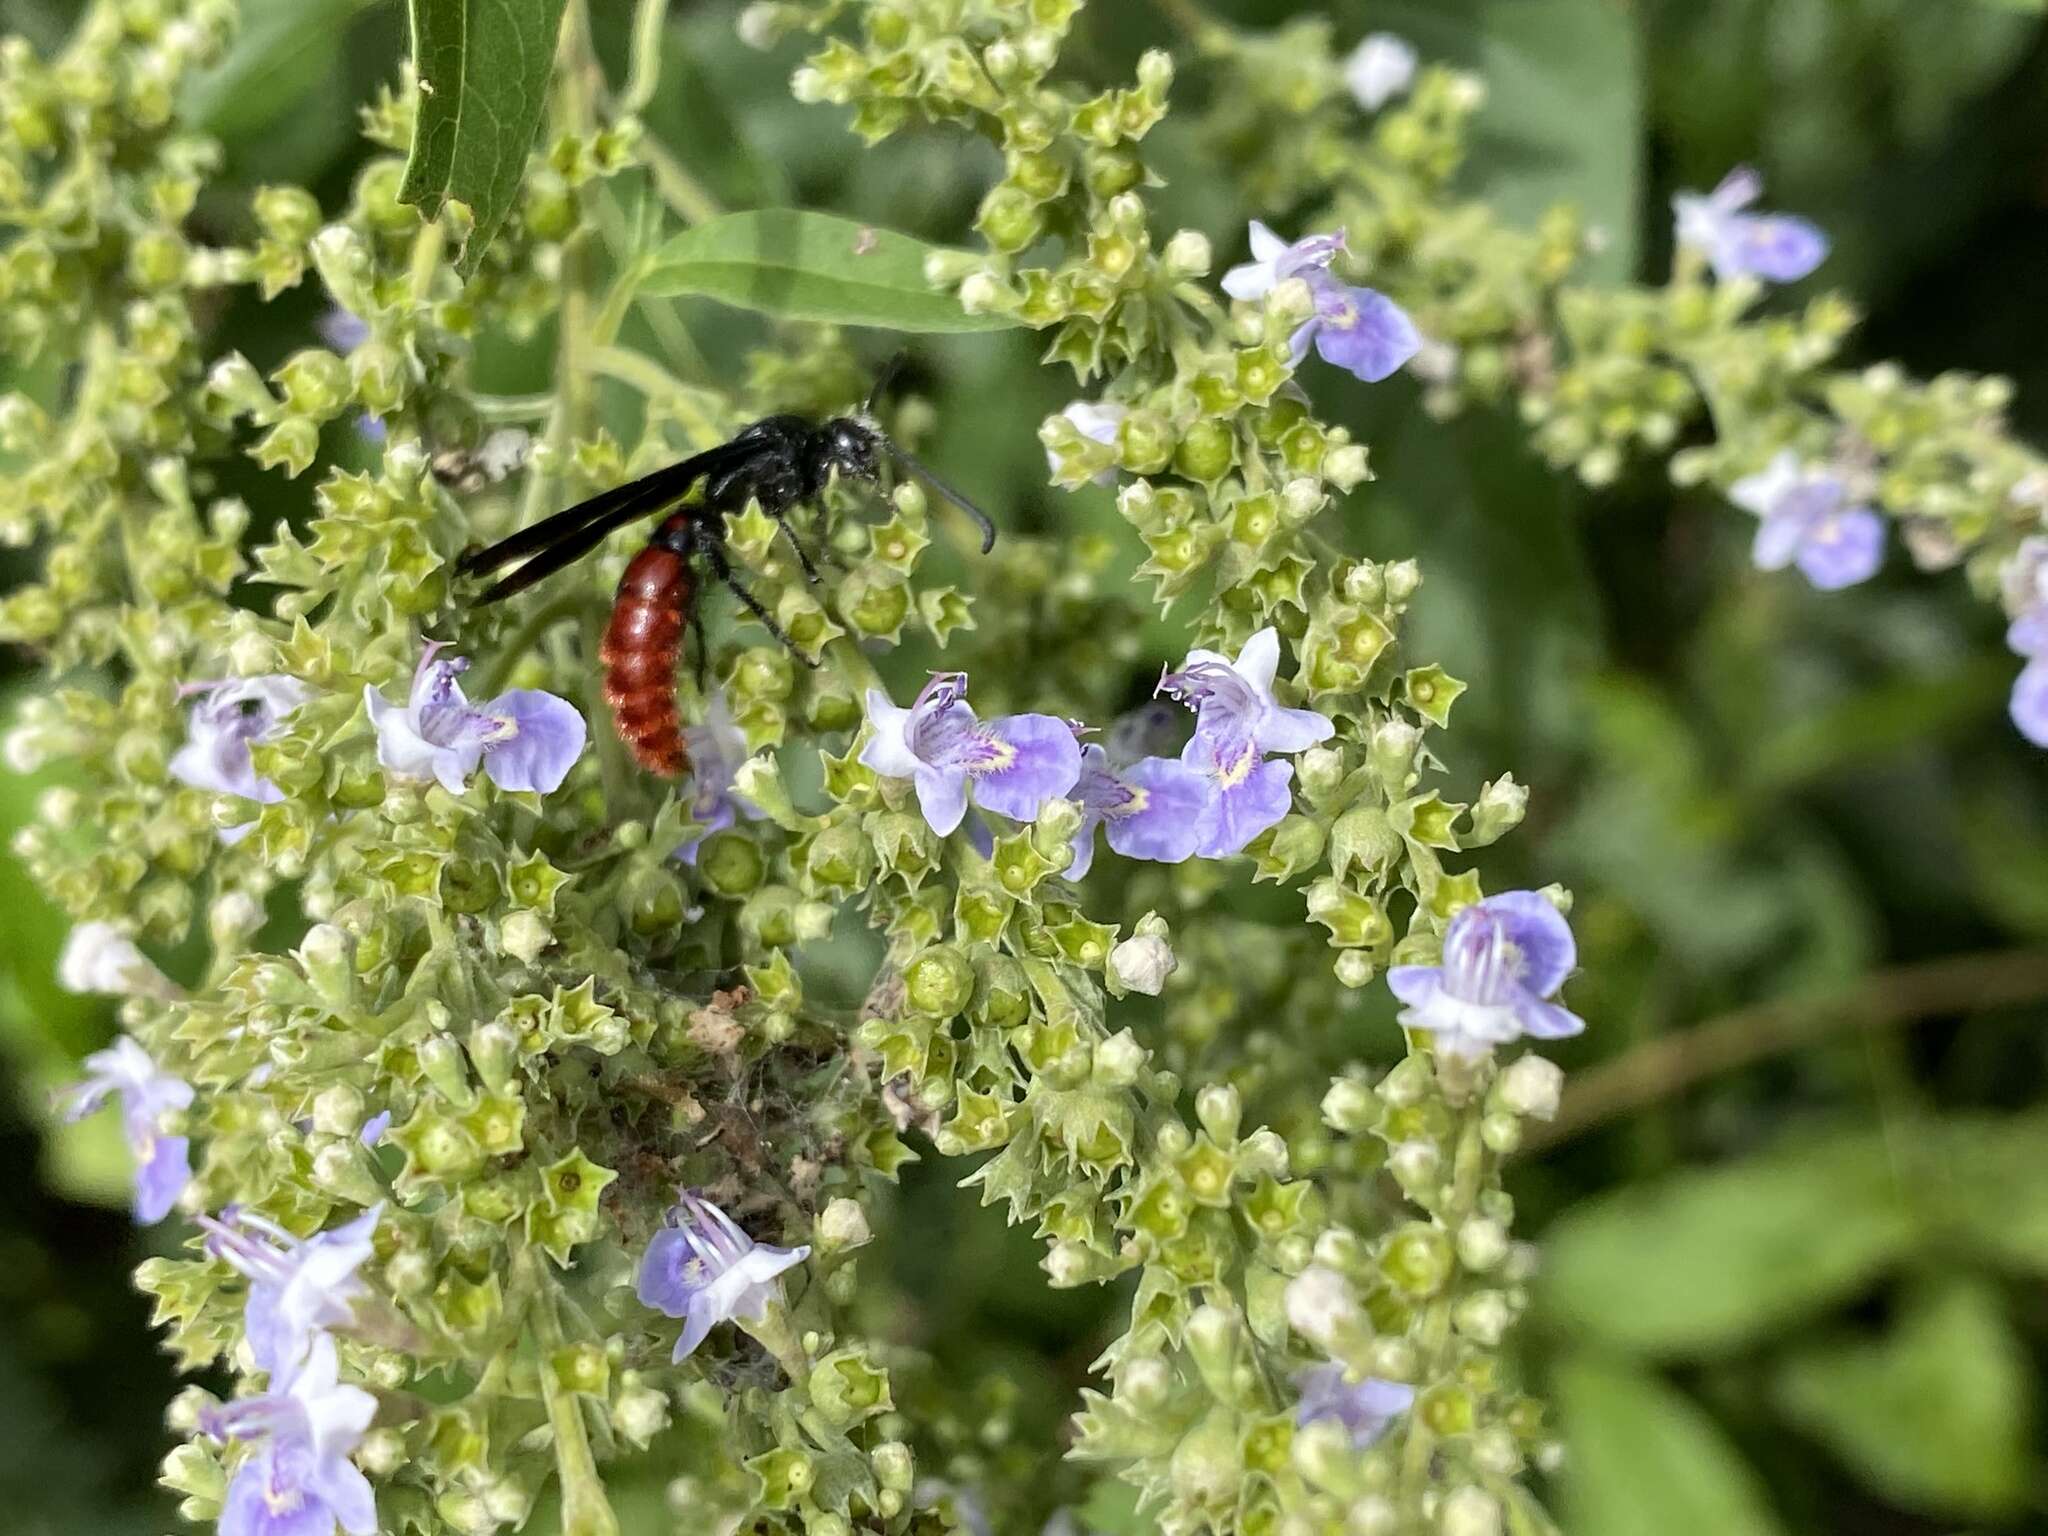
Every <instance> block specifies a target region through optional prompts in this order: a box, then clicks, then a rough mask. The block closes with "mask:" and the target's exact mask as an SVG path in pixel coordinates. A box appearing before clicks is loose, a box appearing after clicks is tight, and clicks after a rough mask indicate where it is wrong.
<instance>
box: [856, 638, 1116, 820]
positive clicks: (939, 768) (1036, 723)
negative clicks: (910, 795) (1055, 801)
mask: <svg viewBox="0 0 2048 1536" xmlns="http://www.w3.org/2000/svg"><path fill="white" fill-rule="evenodd" d="M966 691H967V674H966V673H965V672H934V673H933V674H932V679H931V681H930V682H928V683H926V684H925V685H924V687H923V688H922V689H921V690H919V692H918V695H917V698H916V700H915V701H913V702H912V704H911V706H910V708H908V709H898V708H897V707H896V705H894V704H893V703H891V702H890V700H889V696H888V695H887V694H885V693H883V692H882V691H881V690H880V689H878V688H870V689H869V690H868V724H869V726H870V727H871V729H872V734H871V735H870V736H869V737H868V742H867V745H866V746H864V747H862V748H861V749H860V760H861V762H862V763H864V764H866V765H867V766H868V767H870V768H872V769H874V770H875V772H877V773H879V774H883V775H885V776H886V777H888V778H892V779H909V780H910V781H911V783H912V784H913V785H915V786H916V788H917V803H918V805H919V807H920V808H921V809H922V810H923V811H924V819H925V820H926V821H927V822H928V823H930V825H931V829H932V830H933V831H934V832H936V833H938V834H939V836H941V837H946V836H949V835H950V834H951V833H952V832H953V830H954V829H955V828H956V827H958V826H959V825H960V821H961V818H962V817H964V816H965V815H966V814H967V800H968V795H969V792H970V790H971V791H972V794H973V798H974V803H975V804H976V805H979V806H981V807H982V808H983V809H984V810H990V811H994V812H996V813H997V814H998V815H1001V816H1008V817H1010V818H1011V819H1012V820H1015V821H1030V820H1031V819H1032V818H1033V817H1035V816H1036V815H1037V814H1038V808H1039V807H1040V806H1042V805H1044V804H1045V802H1046V801H1048V800H1050V799H1052V798H1053V797H1054V796H1055V795H1064V794H1065V793H1066V792H1067V791H1068V790H1070V789H1072V788H1073V787H1074V781H1075V780H1076V779H1078V778H1079V777H1080V776H1081V748H1080V746H1079V745H1078V744H1077V743H1076V742H1075V740H1074V733H1073V731H1072V729H1071V728H1070V727H1069V726H1068V725H1067V722H1066V721H1064V720H1061V719H1058V718H1056V717H1055V716H1052V715H1004V716H1003V717H1001V718H1000V719H997V720H990V721H987V722H986V723H984V722H982V721H980V720H977V719H976V718H975V714H974V710H973V708H972V707H971V706H969V705H968V704H967V703H966V701H965V700H964V699H963V698H962V697H961V695H962V694H964V693H965V692H966Z"/></svg>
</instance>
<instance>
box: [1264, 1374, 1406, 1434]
mask: <svg viewBox="0 0 2048 1536" xmlns="http://www.w3.org/2000/svg"><path fill="white" fill-rule="evenodd" d="M1294 1384H1295V1386H1296V1388H1297V1389H1298V1390H1299V1391H1300V1393H1301V1398H1300V1400H1299V1401H1298V1402H1297V1403H1296V1405H1295V1409H1294V1422H1295V1423H1296V1424H1299V1425H1301V1426H1302V1427H1303V1428H1307V1427H1308V1426H1309V1425H1311V1424H1315V1423H1318V1422H1321V1421H1323V1420H1331V1421H1334V1422H1335V1423H1337V1424H1340V1425H1342V1426H1343V1428H1344V1430H1345V1432H1346V1433H1347V1434H1349V1435H1350V1437H1351V1444H1352V1446H1353V1448H1354V1449H1357V1450H1361V1451H1362V1450H1364V1449H1365V1448H1366V1447H1367V1446H1369V1445H1371V1444H1372V1443H1373V1442H1374V1441H1376V1440H1378V1439H1379V1437H1380V1436H1381V1435H1384V1434H1385V1433H1386V1432H1387V1429H1388V1426H1390V1425H1391V1424H1392V1423H1393V1422H1394V1420H1396V1419H1398V1418H1399V1417H1400V1416H1401V1415H1402V1414H1404V1413H1406V1412H1407V1411H1408V1410H1409V1409H1410V1408H1412V1407H1414V1406H1415V1389H1414V1388H1413V1387H1411V1386H1408V1385H1407V1384H1406V1383H1404V1382H1398V1381H1382V1380H1381V1379H1380V1378H1379V1377H1377V1376H1368V1377H1366V1378H1365V1379H1364V1380H1362V1381H1352V1380H1350V1379H1349V1378H1348V1376H1347V1375H1346V1373H1345V1370H1344V1367H1343V1366H1341V1365H1337V1364H1334V1363H1333V1364H1327V1365H1312V1366H1310V1367H1309V1368H1308V1369H1307V1370H1305V1371H1303V1372H1301V1373H1300V1374H1299V1375H1297V1376H1296V1377H1295V1378H1294Z"/></svg>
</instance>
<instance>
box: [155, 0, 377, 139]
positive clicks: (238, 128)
mask: <svg viewBox="0 0 2048 1536" xmlns="http://www.w3.org/2000/svg"><path fill="white" fill-rule="evenodd" d="M368 4H369V0H246V3H245V4H244V5H243V7H242V24H241V27H240V28H239V29H238V30H237V31H236V33H235V40H234V43H233V44H232V45H231V46H230V47H229V49H228V51H227V54H226V56H225V57H223V58H222V59H221V61H220V62H219V63H218V64H215V65H214V66H213V67H212V68H211V69H209V70H207V71H206V72H205V73H203V74H201V75H198V76H195V77H194V78H193V79H192V80H191V81H190V82H189V83H188V84H187V85H186V87H185V92H184V100H183V102H182V104H181V105H182V110H183V114H184V116H185V117H186V118H188V119H189V120H190V121H191V122H192V123H193V124H194V125H196V126H197V127H199V128H201V129H203V130H204V131H205V132H206V133H207V134H209V135H210V136H212V137H214V138H217V139H226V140H229V141H231V142H240V141H243V140H247V139H251V138H254V137H255V136H256V135H257V134H259V133H260V132H261V131H262V130H263V129H265V128H267V127H269V126H270V125H271V124H273V123H275V122H276V121H277V120H278V119H279V118H281V117H283V116H285V115H286V114H287V113H293V114H296V113H299V112H303V111H304V110H305V106H306V98H307V97H308V96H309V95H311V94H313V93H314V92H316V91H317V90H318V88H319V87H320V86H321V85H322V84H323V83H324V82H325V81H326V80H327V79H329V78H330V77H331V76H332V75H333V74H334V68H335V54H336V52H337V51H338V50H339V49H340V47H341V45H342V39H343V37H344V35H345V34H346V33H347V31H348V24H349V22H350V21H351V20H353V19H354V17H355V14H356V12H358V11H360V10H363V9H365V8H366V7H367V6H368Z"/></svg>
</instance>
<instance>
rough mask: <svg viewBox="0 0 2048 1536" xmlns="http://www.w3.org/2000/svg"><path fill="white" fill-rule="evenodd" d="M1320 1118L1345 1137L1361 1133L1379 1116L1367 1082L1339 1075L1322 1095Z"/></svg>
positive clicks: (1377, 1101)
mask: <svg viewBox="0 0 2048 1536" xmlns="http://www.w3.org/2000/svg"><path fill="white" fill-rule="evenodd" d="M1322 1109H1323V1121H1324V1123H1325V1124H1327V1125H1328V1126H1330V1128H1331V1129H1333V1130H1337V1131H1342V1132H1343V1133H1344V1134H1345V1135H1347V1136H1362V1135H1364V1134H1365V1133H1366V1132H1367V1131H1369V1130H1371V1129H1372V1128H1373V1125H1374V1124H1375V1122H1377V1121H1378V1119H1379V1113H1380V1104H1379V1099H1378V1098H1377V1097H1376V1096H1375V1095H1374V1093H1373V1091H1372V1088H1371V1086H1370V1085H1369V1084H1366V1083H1363V1082H1360V1081H1359V1080H1358V1079H1357V1078H1355V1077H1340V1078H1337V1079H1336V1080H1335V1081H1334V1082H1332V1083H1331V1084H1330V1089H1329V1092H1327V1093H1325V1094H1324V1095H1323V1105H1322Z"/></svg>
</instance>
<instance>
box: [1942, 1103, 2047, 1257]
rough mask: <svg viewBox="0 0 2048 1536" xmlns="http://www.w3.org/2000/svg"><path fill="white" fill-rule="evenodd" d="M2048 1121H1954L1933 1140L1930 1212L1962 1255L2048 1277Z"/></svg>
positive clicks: (2041, 1117) (2040, 1116)
mask: <svg viewBox="0 0 2048 1536" xmlns="http://www.w3.org/2000/svg"><path fill="white" fill-rule="evenodd" d="M2044 1167H2048V1113H2043V1112H2039V1111H2037V1112H2035V1113H2033V1114H2028V1115H2015V1116H2011V1117H2008V1118H1993V1117H1983V1118H1971V1119H1958V1120H1951V1121H1949V1122H1947V1123H1946V1124H1944V1125H1942V1126H1941V1127H1940V1128H1939V1131H1938V1133H1937V1134H1936V1135H1935V1136H1934V1137H1933V1138H1932V1141H1931V1144H1930V1147H1929V1151H1928V1156H1927V1162H1926V1167H1925V1178H1926V1182H1927V1185H1928V1194H1929V1198H1928V1202H1927V1204H1928V1207H1929V1210H1930V1213H1931V1214H1932V1216H1933V1218H1934V1219H1935V1220H1936V1221H1937V1222H1938V1223H1939V1224H1940V1225H1941V1227H1942V1229H1943V1230H1944V1231H1945V1232H1946V1233H1948V1234H1950V1235H1951V1237H1952V1239H1953V1241H1954V1242H1955V1243H1956V1244H1957V1245H1958V1246H1961V1247H1964V1248H1968V1249H1971V1250H1973V1251H1974V1252H1975V1253H1976V1254H1977V1255H1978V1256H1979V1257H1981V1258H1983V1259H1985V1260H1986V1261H1988V1262H1990V1263H1993V1264H1997V1265H2000V1266H2002V1267H2004V1268H2007V1269H2012V1270H2017V1271H2018V1272H2020V1273H2021V1274H2025V1275H2034V1276H2040V1277H2048V1179H2044V1178H2043V1177H2042V1176H2041V1170H2042V1169H2043V1168H2044Z"/></svg>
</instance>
